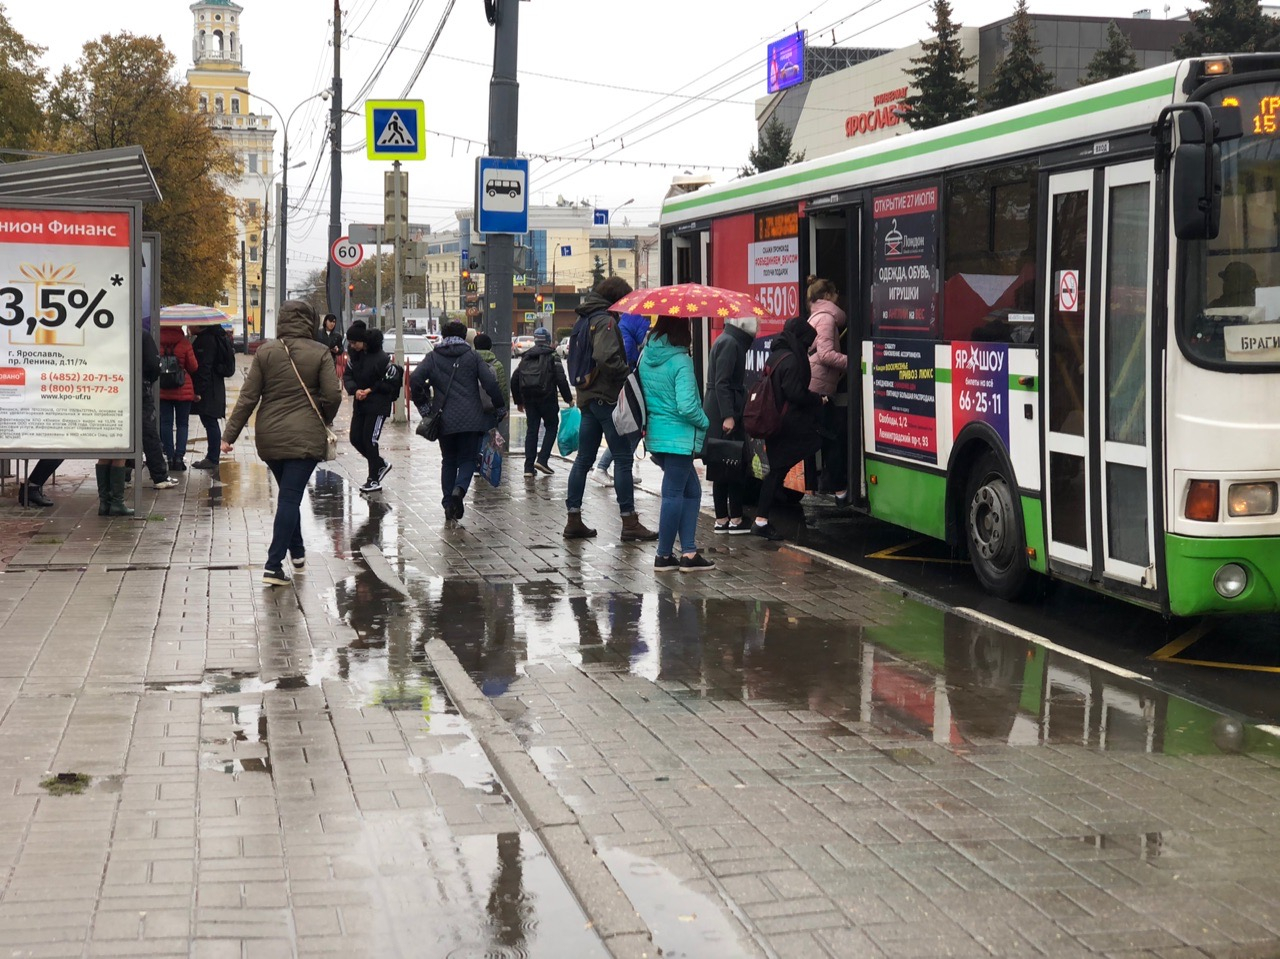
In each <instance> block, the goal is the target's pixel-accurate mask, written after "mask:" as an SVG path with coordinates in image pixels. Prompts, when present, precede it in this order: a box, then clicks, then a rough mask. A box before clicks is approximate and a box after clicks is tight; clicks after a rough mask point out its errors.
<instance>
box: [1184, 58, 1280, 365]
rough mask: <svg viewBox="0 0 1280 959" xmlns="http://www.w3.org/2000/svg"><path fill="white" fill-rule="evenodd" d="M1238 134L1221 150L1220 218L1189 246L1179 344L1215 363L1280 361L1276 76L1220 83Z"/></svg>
mask: <svg viewBox="0 0 1280 959" xmlns="http://www.w3.org/2000/svg"><path fill="white" fill-rule="evenodd" d="M1210 102H1211V103H1214V104H1222V105H1223V106H1238V107H1239V108H1240V114H1241V121H1242V125H1243V127H1244V136H1243V137H1242V138H1240V139H1239V140H1233V141H1228V142H1226V143H1223V144H1222V145H1221V147H1220V149H1221V151H1222V224H1221V229H1220V231H1219V233H1218V236H1217V238H1216V239H1213V240H1208V241H1196V242H1193V243H1189V244H1188V246H1187V253H1188V256H1187V261H1186V263H1187V272H1186V277H1187V284H1186V300H1185V301H1184V303H1183V307H1184V310H1183V314H1182V324H1183V326H1182V336H1181V337H1180V340H1181V341H1182V344H1183V349H1184V350H1185V351H1186V352H1187V353H1188V355H1189V356H1190V358H1191V359H1192V360H1195V361H1199V362H1202V363H1207V364H1208V365H1212V366H1218V367H1220V368H1237V367H1238V368H1241V369H1245V368H1251V369H1257V368H1259V367H1262V366H1266V367H1273V366H1280V219H1278V217H1280V83H1275V82H1270V83H1251V84H1247V85H1244V86H1239V87H1233V88H1231V89H1229V90H1226V91H1221V90H1220V91H1218V92H1216V93H1214V94H1213V95H1212V97H1211V98H1210Z"/></svg>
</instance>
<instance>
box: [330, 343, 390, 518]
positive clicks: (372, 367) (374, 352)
mask: <svg viewBox="0 0 1280 959" xmlns="http://www.w3.org/2000/svg"><path fill="white" fill-rule="evenodd" d="M363 343H364V348H363V351H361V352H358V356H357V358H356V359H357V361H356V362H354V363H351V364H350V365H349V366H348V367H347V372H346V374H345V375H344V376H343V377H342V385H343V386H344V387H345V388H346V391H347V394H348V395H349V396H351V397H352V398H353V402H352V404H351V432H350V433H349V434H348V438H349V439H350V440H351V445H352V446H353V447H354V448H355V450H356V452H357V453H359V454H360V455H361V456H363V457H364V458H365V462H366V463H368V464H369V470H368V479H367V480H366V481H365V484H364V485H363V486H361V487H360V492H362V493H374V492H377V491H378V490H380V489H382V480H383V477H385V476H386V475H387V474H388V473H390V472H391V464H390V463H388V462H387V461H386V460H384V459H383V458H382V453H381V451H380V450H379V449H378V442H379V440H380V439H381V438H382V427H383V424H385V423H386V421H387V418H388V417H389V416H391V407H392V405H393V404H394V403H395V400H396V396H397V395H398V394H399V392H400V379H399V376H398V375H397V373H398V367H396V365H395V360H393V359H392V358H391V356H390V355H389V354H388V353H387V352H386V351H385V350H384V349H383V348H382V331H381V330H366V331H364V333H363ZM331 352H332V351H331Z"/></svg>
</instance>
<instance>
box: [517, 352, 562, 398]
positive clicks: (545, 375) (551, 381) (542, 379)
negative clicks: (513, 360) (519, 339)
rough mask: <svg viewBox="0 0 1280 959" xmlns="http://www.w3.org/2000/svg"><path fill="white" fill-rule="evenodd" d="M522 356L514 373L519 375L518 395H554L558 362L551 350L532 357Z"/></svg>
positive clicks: (535, 396) (536, 396)
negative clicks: (518, 367)
mask: <svg viewBox="0 0 1280 959" xmlns="http://www.w3.org/2000/svg"><path fill="white" fill-rule="evenodd" d="M532 359H533V360H534V362H532V363H530V362H529V360H530V357H527V356H526V357H524V358H523V359H522V360H521V361H520V369H519V370H517V371H516V375H517V376H519V377H520V395H521V396H528V397H534V398H538V397H544V396H554V395H555V392H556V368H555V364H556V363H557V362H559V360H558V359H557V357H556V355H555V354H554V353H551V352H547V353H541V354H539V355H538V356H535V357H532Z"/></svg>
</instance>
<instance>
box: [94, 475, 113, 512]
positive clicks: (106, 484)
mask: <svg viewBox="0 0 1280 959" xmlns="http://www.w3.org/2000/svg"><path fill="white" fill-rule="evenodd" d="M93 471H94V473H95V474H97V477H98V515H99V516H110V515H111V467H110V466H103V465H102V464H101V463H99V464H98V465H97V466H95V467H94V468H93Z"/></svg>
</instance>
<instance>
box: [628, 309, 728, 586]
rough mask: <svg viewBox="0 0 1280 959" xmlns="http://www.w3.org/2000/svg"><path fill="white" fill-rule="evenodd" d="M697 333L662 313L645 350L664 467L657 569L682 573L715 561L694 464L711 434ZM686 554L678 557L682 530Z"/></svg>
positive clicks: (652, 442) (649, 444)
mask: <svg viewBox="0 0 1280 959" xmlns="http://www.w3.org/2000/svg"><path fill="white" fill-rule="evenodd" d="M692 342H693V334H692V332H691V330H690V329H689V321H688V320H687V319H680V318H678V317H671V316H664V317H660V318H659V319H658V321H657V323H655V324H654V327H653V330H652V331H651V332H650V333H649V345H648V346H646V347H645V348H644V352H643V353H641V354H640V365H639V372H640V385H641V386H642V387H643V388H644V402H645V408H646V410H647V411H648V417H647V422H646V427H645V440H644V443H645V447H646V448H647V449H648V450H649V452H650V453H651V454H653V460H654V462H655V463H657V464H658V465H659V466H660V467H662V512H661V515H660V516H659V519H658V555H657V558H656V559H655V560H654V561H653V568H654V570H655V571H656V572H660V573H661V572H666V571H667V570H673V569H678V570H680V572H682V573H692V572H698V571H700V570H704V569H713V568H714V567H715V565H716V564H715V563H713V562H712V561H711V560H709V559H706V558H705V557H704V556H703V555H702V554H701V553H699V552H698V547H697V542H696V540H697V534H698V508H699V507H700V506H701V504H702V485H701V484H700V483H699V482H698V474H697V473H696V472H694V469H693V458H694V457H695V456H697V455H698V454H699V453H701V452H702V441H703V440H704V439H705V438H706V435H707V414H706V413H704V412H703V411H702V397H701V395H700V394H699V392H698V380H697V377H696V376H695V375H694V372H693V358H692V357H691V356H690V355H689V347H690V345H691V344H692ZM677 532H678V533H679V534H680V550H681V555H680V556H679V558H677V557H676V555H675V553H674V552H673V550H674V548H675V540H676V533H677Z"/></svg>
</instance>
